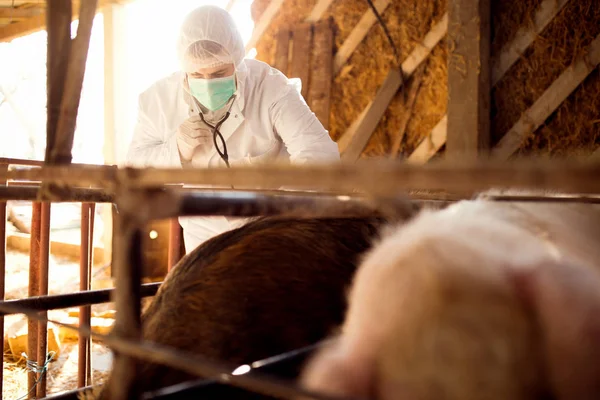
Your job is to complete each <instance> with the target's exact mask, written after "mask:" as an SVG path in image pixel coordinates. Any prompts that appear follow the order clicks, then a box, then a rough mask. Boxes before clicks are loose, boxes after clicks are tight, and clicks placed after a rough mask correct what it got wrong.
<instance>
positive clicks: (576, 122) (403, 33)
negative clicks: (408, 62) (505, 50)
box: [253, 0, 600, 157]
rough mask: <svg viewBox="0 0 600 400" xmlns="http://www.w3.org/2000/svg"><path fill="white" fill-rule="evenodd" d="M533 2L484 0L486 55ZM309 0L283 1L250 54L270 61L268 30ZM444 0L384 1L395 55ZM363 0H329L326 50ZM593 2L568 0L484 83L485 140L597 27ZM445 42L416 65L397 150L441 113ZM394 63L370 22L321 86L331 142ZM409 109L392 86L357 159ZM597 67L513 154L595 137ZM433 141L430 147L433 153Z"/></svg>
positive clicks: (575, 147)
mask: <svg viewBox="0 0 600 400" xmlns="http://www.w3.org/2000/svg"><path fill="white" fill-rule="evenodd" d="M542 1H543V0H506V1H493V2H492V31H491V35H492V43H491V52H492V57H494V56H495V55H496V54H498V52H499V51H500V49H501V48H502V47H503V46H504V45H505V44H507V43H510V42H511V41H512V40H514V38H515V35H516V33H517V31H518V30H519V28H521V27H522V26H533V23H534V22H533V16H534V14H535V11H536V10H537V8H538V7H539V6H540V4H541V3H542ZM267 3H268V1H267V0H255V5H253V7H256V9H257V10H258V9H260V8H261V7H263V9H264V7H266V4H267ZM315 4H316V0H310V1H300V0H286V1H285V2H284V4H283V6H282V12H281V13H280V15H278V16H277V17H276V18H275V19H274V21H273V24H272V25H271V27H270V28H269V30H268V31H267V34H266V35H265V36H263V38H262V39H261V41H259V45H258V46H257V50H258V55H257V58H258V59H261V60H263V61H267V62H271V61H272V52H273V50H274V48H275V46H274V45H273V44H274V41H273V36H274V34H275V33H276V32H277V31H278V30H279V29H280V28H281V27H283V26H286V27H287V26H291V25H292V24H294V23H295V22H299V21H302V20H304V19H305V18H306V17H307V16H308V15H309V13H310V11H311V9H312V7H313V6H314V5H315ZM446 7H447V0H427V1H415V0H394V1H392V2H391V3H390V5H389V6H388V7H387V9H386V10H385V12H384V13H383V15H382V16H383V19H384V21H385V22H386V24H387V26H388V29H389V30H390V33H391V36H392V39H393V41H394V43H395V44H396V46H397V48H398V51H399V53H400V57H401V59H404V58H405V57H406V56H407V55H408V54H409V53H410V51H411V50H412V49H413V48H414V46H415V44H416V42H417V41H420V40H422V38H423V37H424V35H425V34H426V33H427V32H428V31H429V30H430V29H431V27H432V26H433V25H434V24H435V23H437V22H438V21H439V20H440V18H441V17H442V15H443V14H444V12H445V11H446ZM367 9H368V5H367V3H366V2H365V1H364V0H336V1H334V2H333V3H332V5H331V6H330V7H329V8H328V10H327V11H326V12H325V14H324V15H323V17H324V18H326V17H329V16H331V17H333V20H334V26H335V40H334V42H335V48H334V51H337V49H338V48H339V47H340V46H341V44H342V43H343V42H344V40H345V39H346V38H347V37H348V35H349V34H350V32H351V31H352V29H354V27H355V26H356V24H357V22H358V21H359V20H360V18H361V16H362V15H363V13H364V12H365V11H367ZM598 21H600V1H598V0H578V1H570V2H569V3H568V4H567V5H566V6H565V7H564V8H563V10H562V11H561V12H560V13H559V14H558V15H557V17H556V18H555V19H554V20H553V21H552V22H550V23H549V24H548V25H547V26H546V28H545V29H544V30H543V31H542V32H541V34H540V35H539V36H538V38H536V40H535V41H534V43H533V44H532V46H530V48H529V49H528V50H527V51H526V52H525V53H524V54H523V56H522V57H521V58H520V59H519V60H518V61H517V62H516V63H515V64H514V65H513V66H512V68H511V69H509V71H508V72H507V74H506V75H505V76H504V78H503V79H502V80H500V81H499V82H498V84H497V85H496V87H495V88H494V89H493V90H492V104H491V117H492V126H491V129H492V132H491V134H492V145H494V144H496V143H497V142H498V141H499V140H500V138H501V137H502V136H503V135H504V134H505V133H506V132H507V131H508V130H509V129H510V127H511V126H512V125H513V124H514V123H515V122H516V121H517V120H518V119H519V117H520V116H521V114H522V113H523V112H524V111H525V110H526V109H527V108H529V107H530V106H531V105H532V104H533V103H534V102H535V101H536V100H537V99H538V97H539V96H540V95H541V94H542V93H543V92H544V90H546V89H547V88H548V86H549V85H550V84H551V83H552V82H553V81H554V80H555V79H556V78H557V77H558V76H559V75H560V74H561V73H562V71H563V70H564V68H565V67H566V66H568V65H569V64H571V63H572V62H573V60H575V59H576V58H577V57H578V56H579V55H581V54H582V53H583V52H585V51H586V47H587V46H588V45H589V44H590V42H591V40H592V39H593V38H594V37H595V36H596V35H598V34H599V33H600V24H599V23H598ZM446 63H447V49H446V40H445V39H443V40H442V41H440V43H439V44H438V45H437V46H436V47H435V48H434V49H433V51H432V53H431V55H430V56H429V57H428V59H427V60H426V61H425V62H424V63H423V64H422V66H421V68H424V75H423V82H422V84H421V86H420V89H419V92H418V94H417V99H416V102H415V105H414V109H413V110H412V112H411V117H410V120H409V123H408V126H407V128H406V133H405V137H404V139H403V142H402V144H401V147H400V156H408V155H409V154H410V153H411V152H412V151H413V150H414V149H415V148H416V146H417V145H418V143H419V142H420V141H421V140H423V138H424V137H426V136H427V135H428V134H429V133H430V132H431V130H432V128H433V127H434V126H435V125H436V124H437V123H438V122H439V120H440V119H441V118H442V116H443V115H444V114H445V113H446V103H447V95H448V87H447V65H446ZM393 65H394V57H393V52H392V49H391V48H390V45H389V43H388V41H387V38H386V37H385V35H384V32H383V29H382V28H381V26H380V25H379V23H375V24H374V25H373V27H372V28H371V29H370V31H369V33H368V35H367V36H366V37H365V39H364V40H363V41H362V42H361V43H360V44H359V45H358V47H357V48H356V50H355V52H354V53H353V54H352V55H351V57H350V58H349V60H348V62H347V64H346V65H345V66H344V67H343V68H342V70H341V71H340V73H339V75H338V76H336V77H335V78H334V82H333V87H332V93H331V96H332V98H331V114H330V126H329V130H330V135H331V137H332V138H333V139H334V140H339V139H340V137H341V136H342V134H343V133H344V132H345V131H346V129H348V127H349V126H350V124H351V123H352V122H353V121H354V120H355V119H356V118H357V117H358V115H359V114H360V112H361V111H362V110H363V109H364V108H365V107H366V106H367V104H368V103H369V102H370V101H371V100H372V99H373V98H374V96H375V94H376V92H377V90H378V88H379V86H380V85H381V83H382V82H383V80H384V78H385V76H386V75H387V73H388V71H389V69H390V67H392V66H393ZM406 112H409V110H407V107H406V105H405V96H404V94H403V92H402V91H399V93H398V94H397V95H396V96H395V97H394V99H393V101H392V103H391V104H390V107H389V108H388V110H386V112H385V114H384V116H383V118H382V120H381V121H380V123H379V125H378V127H377V128H376V130H375V132H374V135H373V136H372V137H371V139H370V141H369V142H368V144H367V147H366V149H365V151H364V152H363V155H362V156H363V157H378V156H385V155H387V154H388V153H389V151H390V145H391V143H392V142H393V138H394V137H395V136H396V135H397V134H398V133H399V125H400V122H401V120H402V118H403V116H404V113H406ZM599 121H600V73H599V72H598V71H595V72H594V73H592V74H591V75H590V77H588V79H586V80H585V82H584V83H583V84H582V85H581V86H580V87H579V88H577V89H576V90H575V91H574V93H573V94H572V95H571V96H569V98H568V99H567V101H566V102H565V103H564V104H562V105H561V106H560V107H559V109H558V110H557V111H556V112H555V113H554V114H553V115H551V116H550V118H548V120H547V121H546V124H545V125H544V126H542V127H540V128H539V129H538V130H537V131H536V132H535V133H534V134H533V135H531V137H530V138H528V139H527V140H526V141H525V143H524V144H523V146H522V147H521V150H520V154H532V153H541V154H550V155H564V154H565V153H567V152H569V153H577V152H580V153H589V152H591V151H593V150H594V149H595V148H597V147H598V145H599V144H600V122H599ZM443 151H444V149H443V148H442V149H441V150H440V152H439V153H438V155H441V154H443Z"/></svg>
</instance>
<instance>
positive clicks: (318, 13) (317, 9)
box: [306, 0, 333, 22]
mask: <svg viewBox="0 0 600 400" xmlns="http://www.w3.org/2000/svg"><path fill="white" fill-rule="evenodd" d="M332 3H333V0H319V1H318V2H317V4H315V6H314V7H313V9H312V11H311V12H310V15H309V16H308V18H306V22H316V21H318V20H320V19H321V18H322V17H323V14H325V11H327V9H328V8H329V6H330V5H331V4H332Z"/></svg>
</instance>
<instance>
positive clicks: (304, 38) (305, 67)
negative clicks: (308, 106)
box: [290, 24, 312, 100]
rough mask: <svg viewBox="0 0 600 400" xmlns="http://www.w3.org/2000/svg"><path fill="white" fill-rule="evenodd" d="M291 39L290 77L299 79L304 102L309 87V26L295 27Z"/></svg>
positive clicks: (310, 29) (310, 41) (310, 39)
mask: <svg viewBox="0 0 600 400" xmlns="http://www.w3.org/2000/svg"><path fill="white" fill-rule="evenodd" d="M292 39H293V44H292V61H291V63H290V77H294V78H300V80H301V81H302V97H304V99H305V100H306V99H307V98H308V88H309V85H310V82H309V80H310V52H311V44H312V27H311V25H310V24H301V25H299V26H297V27H296V28H295V29H294V31H293V34H292Z"/></svg>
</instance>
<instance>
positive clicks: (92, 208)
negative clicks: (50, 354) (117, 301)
mask: <svg viewBox="0 0 600 400" xmlns="http://www.w3.org/2000/svg"><path fill="white" fill-rule="evenodd" d="M89 204H90V231H89V235H88V240H89V242H88V243H89V244H88V255H89V257H88V279H87V289H86V290H90V289H91V286H92V266H93V265H94V221H95V219H96V204H95V203H89ZM89 310H90V312H89V317H88V318H87V320H88V324H89V325H90V326H91V324H92V308H91V307H89ZM86 370H87V376H86V379H87V381H86V382H87V383H88V384H90V385H91V384H92V338H91V337H90V338H88V344H87V366H86Z"/></svg>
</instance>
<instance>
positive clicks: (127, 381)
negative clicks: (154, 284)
mask: <svg viewBox="0 0 600 400" xmlns="http://www.w3.org/2000/svg"><path fill="white" fill-rule="evenodd" d="M121 196H122V198H123V199H124V200H125V201H130V198H129V196H130V193H129V192H128V191H125V192H124V193H123V194H122V195H121ZM134 217H135V215H133V214H130V213H129V212H128V211H127V210H121V211H120V212H119V214H118V215H117V218H115V225H116V232H117V237H116V238H115V240H114V244H115V247H114V264H113V267H114V273H115V278H116V290H115V306H116V307H115V308H116V311H117V319H116V321H115V327H114V328H113V332H114V334H115V335H117V337H119V338H122V339H126V340H130V341H137V340H141V339H142V323H141V317H140V313H141V305H140V293H139V291H140V290H139V288H140V282H141V272H142V254H141V245H142V240H141V239H142V236H141V235H142V234H141V230H140V226H139V225H137V224H136V220H135V218H134ZM114 355H115V356H114V360H113V372H112V373H113V374H114V375H115V376H118V377H119V384H118V385H112V386H111V387H110V389H111V390H110V393H109V397H110V398H111V399H113V400H127V399H137V398H139V394H140V393H139V388H138V384H137V382H136V372H137V368H138V360H136V358H134V357H132V356H131V355H130V354H126V353H125V354H123V353H121V352H120V351H118V349H116V351H115V352H114Z"/></svg>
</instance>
